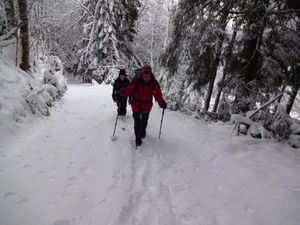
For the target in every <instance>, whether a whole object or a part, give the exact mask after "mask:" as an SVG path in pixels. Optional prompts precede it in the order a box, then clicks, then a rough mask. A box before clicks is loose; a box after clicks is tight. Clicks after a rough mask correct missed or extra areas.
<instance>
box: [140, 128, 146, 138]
mask: <svg viewBox="0 0 300 225" xmlns="http://www.w3.org/2000/svg"><path fill="white" fill-rule="evenodd" d="M145 137H146V131H145V130H144V131H142V132H141V138H145Z"/></svg>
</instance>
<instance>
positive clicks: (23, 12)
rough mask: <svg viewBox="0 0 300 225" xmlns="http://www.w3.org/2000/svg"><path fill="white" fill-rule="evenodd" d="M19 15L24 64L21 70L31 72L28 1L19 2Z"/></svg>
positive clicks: (22, 63)
mask: <svg viewBox="0 0 300 225" xmlns="http://www.w3.org/2000/svg"><path fill="white" fill-rule="evenodd" d="M18 4H19V14H20V20H21V26H20V33H21V38H22V39H21V44H22V62H21V64H20V68H21V69H22V70H24V71H28V70H29V67H30V65H29V29H28V13H27V0H18Z"/></svg>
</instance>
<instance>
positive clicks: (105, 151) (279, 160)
mask: <svg viewBox="0 0 300 225" xmlns="http://www.w3.org/2000/svg"><path fill="white" fill-rule="evenodd" d="M115 112H116V109H115V105H114V103H113V102H112V101H111V87H109V86H105V85H101V86H99V85H94V86H90V85H70V86H69V90H68V92H67V94H66V96H65V97H64V99H63V101H62V103H60V104H58V105H57V106H56V108H55V109H53V110H52V116H51V117H49V118H46V119H45V118H44V119H40V120H38V121H36V122H35V123H33V124H31V125H29V128H31V129H29V128H24V129H23V130H21V131H20V132H19V134H18V135H17V136H14V137H11V138H8V139H7V140H3V141H2V143H1V144H0V225H21V224H22V225H41V224H43V225H73V224H74V225H75V224H76V225H88V224H92V225H94V224H97V225H200V224H201V225H206V224H207V225H208V224H210V225H241V224H243V225H258V224H259V225H282V224H285V225H299V221H300V173H299V172H300V153H299V152H297V151H295V150H292V149H290V148H289V147H287V146H283V145H280V144H275V143H270V142H269V141H268V140H267V141H264V140H257V139H250V138H248V137H235V136H232V137H231V135H230V132H231V130H230V129H231V127H230V126H225V125H223V124H211V125H206V124H204V123H202V122H201V121H199V120H196V119H194V118H192V117H189V116H186V115H183V114H181V113H178V112H171V111H168V110H167V111H166V113H165V118H164V125H163V130H162V138H161V139H160V140H158V130H159V123H160V117H161V109H158V108H157V107H154V109H153V111H152V112H151V114H150V119H149V125H148V129H147V131H148V132H147V136H146V139H145V140H144V143H143V146H142V147H141V148H139V149H138V150H135V149H134V147H133V143H134V142H133V141H134V136H133V120H132V118H131V110H130V107H129V108H128V115H127V116H126V117H122V118H120V120H119V121H118V126H117V131H116V136H117V140H115V141H111V139H110V137H111V135H112V132H113V125H114V122H115V116H116V115H115Z"/></svg>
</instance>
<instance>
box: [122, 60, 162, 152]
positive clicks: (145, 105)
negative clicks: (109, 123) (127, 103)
mask: <svg viewBox="0 0 300 225" xmlns="http://www.w3.org/2000/svg"><path fill="white" fill-rule="evenodd" d="M124 95H125V96H131V97H132V100H131V108H132V112H133V118H134V133H135V137H136V140H135V142H136V146H140V145H141V144H142V138H144V137H145V136H146V128H147V124H148V118H149V113H150V111H151V109H152V105H153V103H152V97H153V96H154V98H155V100H156V101H157V102H158V104H159V106H160V107H161V108H163V109H166V108H167V103H166V101H165V100H164V99H163V97H162V93H161V90H160V87H159V84H158V82H157V80H156V79H155V77H154V75H153V73H152V69H151V67H150V66H149V65H147V64H146V65H144V66H143V67H142V69H141V70H140V73H139V75H138V76H137V78H135V79H134V80H133V81H132V82H131V84H130V85H128V86H127V88H126V89H125V91H124Z"/></svg>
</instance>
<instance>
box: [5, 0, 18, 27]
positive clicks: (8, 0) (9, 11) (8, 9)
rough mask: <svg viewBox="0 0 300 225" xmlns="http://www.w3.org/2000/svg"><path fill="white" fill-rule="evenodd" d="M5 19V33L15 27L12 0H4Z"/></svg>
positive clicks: (15, 21)
mask: <svg viewBox="0 0 300 225" xmlns="http://www.w3.org/2000/svg"><path fill="white" fill-rule="evenodd" d="M4 4H5V13H6V17H7V31H10V30H11V29H12V28H14V27H16V26H17V20H16V13H15V5H14V0H4Z"/></svg>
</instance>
